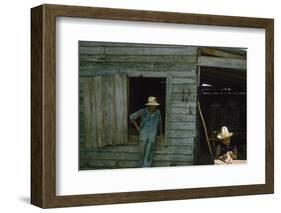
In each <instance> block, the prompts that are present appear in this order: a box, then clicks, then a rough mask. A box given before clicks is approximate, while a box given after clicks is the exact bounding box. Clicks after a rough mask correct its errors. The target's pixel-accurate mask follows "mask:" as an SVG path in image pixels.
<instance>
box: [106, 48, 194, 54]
mask: <svg viewBox="0 0 281 213" xmlns="http://www.w3.org/2000/svg"><path fill="white" fill-rule="evenodd" d="M105 54H107V55H197V47H175V48H171V47H106V48H105Z"/></svg>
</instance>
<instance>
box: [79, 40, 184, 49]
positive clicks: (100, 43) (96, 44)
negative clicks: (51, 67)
mask: <svg viewBox="0 0 281 213" xmlns="http://www.w3.org/2000/svg"><path fill="white" fill-rule="evenodd" d="M79 47H148V48H154V47H158V48H163V47H164V48H179V47H180V48H187V47H190V46H186V45H174V44H148V43H129V42H122V43H121V42H103V41H79Z"/></svg>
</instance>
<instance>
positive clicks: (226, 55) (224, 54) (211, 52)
mask: <svg viewBox="0 0 281 213" xmlns="http://www.w3.org/2000/svg"><path fill="white" fill-rule="evenodd" d="M201 52H202V53H204V54H208V55H211V56H218V57H223V58H239V59H245V56H242V55H239V54H235V53H230V52H227V51H223V50H219V49H215V48H209V47H203V48H201Z"/></svg>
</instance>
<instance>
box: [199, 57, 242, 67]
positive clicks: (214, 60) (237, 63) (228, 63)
mask: <svg viewBox="0 0 281 213" xmlns="http://www.w3.org/2000/svg"><path fill="white" fill-rule="evenodd" d="M198 65H199V66H206V67H220V68H231V69H239V70H246V69H247V61H246V59H234V58H232V59H230V58H219V57H211V56H199V57H198Z"/></svg>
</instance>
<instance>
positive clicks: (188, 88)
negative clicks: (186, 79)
mask: <svg viewBox="0 0 281 213" xmlns="http://www.w3.org/2000/svg"><path fill="white" fill-rule="evenodd" d="M183 91H184V94H189V93H197V84H174V85H173V89H172V92H181V93H183Z"/></svg>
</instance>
